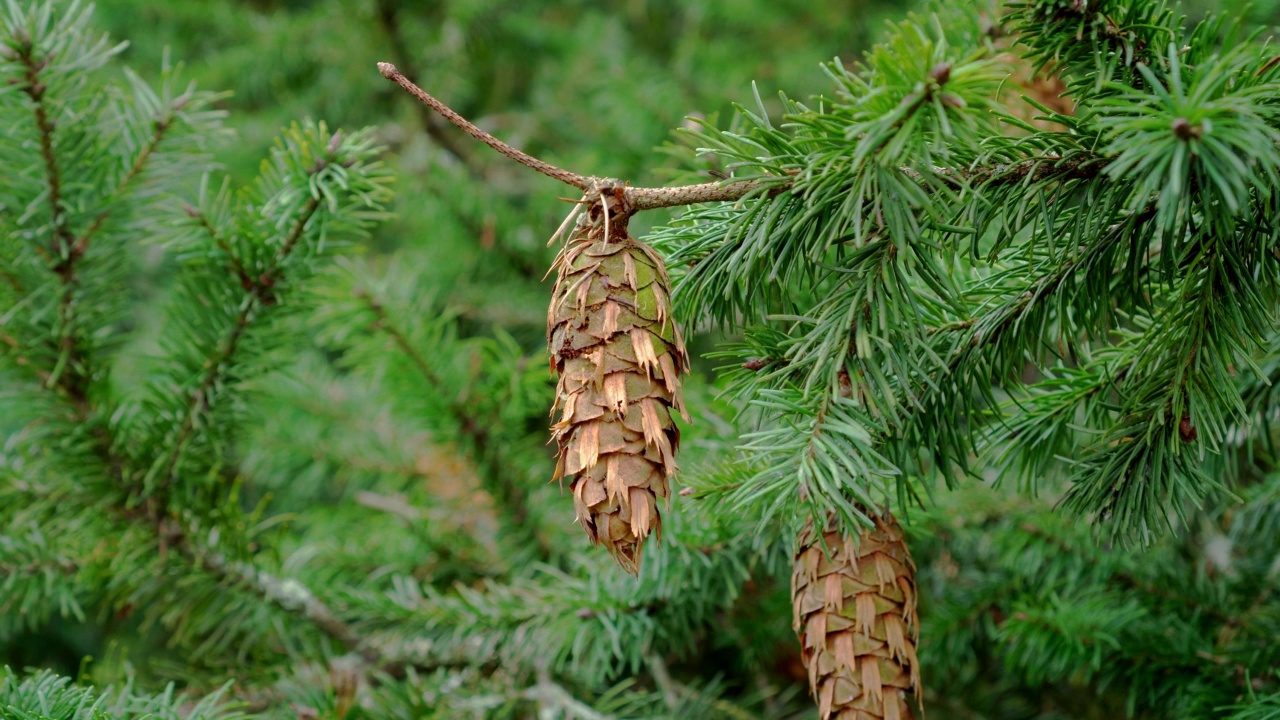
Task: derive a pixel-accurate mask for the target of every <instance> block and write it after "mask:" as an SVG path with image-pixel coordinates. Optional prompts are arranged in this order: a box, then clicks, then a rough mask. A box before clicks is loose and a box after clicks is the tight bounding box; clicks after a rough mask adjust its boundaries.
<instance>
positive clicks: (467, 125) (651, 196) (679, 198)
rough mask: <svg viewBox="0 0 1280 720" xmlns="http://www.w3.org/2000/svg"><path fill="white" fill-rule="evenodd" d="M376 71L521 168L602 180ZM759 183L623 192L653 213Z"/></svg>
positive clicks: (391, 71)
mask: <svg viewBox="0 0 1280 720" xmlns="http://www.w3.org/2000/svg"><path fill="white" fill-rule="evenodd" d="M378 72H380V73H382V76H383V77H385V78H387V79H388V80H390V81H392V82H394V83H395V84H397V85H399V86H400V87H402V88H404V89H405V91H407V92H408V93H409V94H410V95H412V96H414V97H415V98H417V99H418V100H419V101H420V102H421V103H422V104H423V105H426V106H427V107H429V108H431V109H432V110H434V111H436V112H438V113H440V115H442V116H443V117H444V118H445V119H447V120H448V121H449V122H451V123H453V124H454V125H456V126H458V127H459V128H461V129H462V131H463V132H465V133H466V134H468V135H470V136H471V137H473V138H475V139H476V140H479V141H480V142H482V143H484V144H485V145H488V146H489V147H491V148H493V149H494V150H497V151H498V152H500V153H502V154H503V155H505V156H507V157H509V158H511V159H512V160H515V161H516V162H518V163H520V164H521V165H524V166H525V167H529V168H533V169H534V170H537V171H538V172H540V173H542V174H543V175H546V176H548V177H552V178H555V179H556V180H559V181H560V182H562V183H565V184H566V185H572V186H573V187H576V188H578V189H579V190H583V191H586V190H589V189H591V188H593V187H596V186H597V185H598V184H601V183H605V182H614V181H606V179H605V178H599V177H595V176H592V175H579V174H578V173H575V172H572V171H570V170H565V169H563V168H559V167H556V166H555V165H552V164H551V163H549V162H546V161H543V160H539V159H538V158H536V157H533V156H532V155H530V154H528V153H526V152H524V151H523V150H519V149H517V148H514V147H512V146H510V145H508V144H507V143H505V142H503V141H501V140H499V139H498V138H496V137H494V136H492V135H490V134H489V133H487V132H485V131H484V130H481V129H480V128H479V127H476V125H475V123H473V122H471V121H470V120H468V119H466V118H464V117H463V116H462V115H460V114H458V112H457V111H456V110H454V109H453V108H451V107H449V106H448V105H445V104H444V103H443V102H441V101H440V100H438V99H436V98H435V97H432V96H431V95H430V94H429V93H427V91H426V90H423V89H422V88H420V87H418V86H417V85H416V84H414V82H413V81H412V80H410V79H409V78H407V77H405V76H404V74H403V73H401V72H400V71H399V70H398V69H396V66H395V65H392V64H391V63H388V62H380V63H378ZM762 184H763V183H761V182H760V181H756V180H738V181H733V180H730V181H727V182H710V183H700V184H697V185H681V186H677V187H628V188H626V189H625V191H624V192H625V193H626V196H627V200H628V203H627V204H628V205H629V206H630V207H631V209H632V211H639V210H653V209H656V208H664V207H677V206H680V205H693V204H695V203H703V202H725V201H728V202H732V201H734V200H740V199H742V198H743V197H745V196H746V195H747V194H748V193H750V192H751V191H753V190H756V189H758V188H760V187H761V186H762Z"/></svg>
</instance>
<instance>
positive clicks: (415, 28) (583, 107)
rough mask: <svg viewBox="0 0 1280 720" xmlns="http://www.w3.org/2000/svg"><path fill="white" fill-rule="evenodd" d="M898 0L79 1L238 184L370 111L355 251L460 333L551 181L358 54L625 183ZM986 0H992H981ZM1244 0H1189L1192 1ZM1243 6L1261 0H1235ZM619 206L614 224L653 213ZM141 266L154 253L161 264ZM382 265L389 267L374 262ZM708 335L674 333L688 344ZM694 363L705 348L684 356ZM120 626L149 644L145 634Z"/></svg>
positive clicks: (545, 222)
mask: <svg viewBox="0 0 1280 720" xmlns="http://www.w3.org/2000/svg"><path fill="white" fill-rule="evenodd" d="M919 4H920V3H919V2H918V1H917V0H909V1H907V2H895V1H893V0H703V1H698V2H686V1H681V0H604V1H601V0H591V1H588V0H549V1H542V2H519V1H505V2H504V1H502V0H457V1H454V2H429V1H420V2H413V1H412V0H100V1H99V2H98V3H97V15H96V18H97V23H98V25H99V26H100V27H101V28H103V29H104V30H105V31H107V32H109V33H110V35H111V36H112V37H113V38H114V39H115V40H127V41H128V42H129V48H128V49H127V50H126V51H125V52H124V53H123V54H122V56H121V62H123V63H125V64H127V65H129V66H130V67H132V68H133V69H134V70H135V71H137V72H138V73H140V74H141V75H143V76H144V77H147V78H155V77H158V76H159V75H160V72H161V70H162V68H163V67H165V65H166V64H170V65H173V64H181V65H183V66H184V67H185V70H184V73H183V74H184V76H185V77H188V78H190V79H191V80H192V81H194V82H195V83H196V84H197V85H198V86H199V87H201V88H202V89H211V90H226V91H229V94H228V95H227V97H226V98H225V99H224V100H223V101H222V102H221V105H222V107H223V108H225V109H226V110H228V111H229V113H230V115H229V120H228V123H227V124H228V125H229V126H230V127H231V128H233V129H234V130H235V131H236V140H235V141H234V142H232V143H230V144H228V145H226V146H224V147H223V148H221V149H220V151H219V158H220V160H221V162H222V163H223V164H224V166H225V169H226V171H227V172H228V174H229V175H230V176H231V178H232V183H233V184H234V185H240V184H244V183H246V182H248V181H249V180H250V179H251V178H252V177H253V175H254V174H255V173H256V171H257V163H258V162H259V160H260V158H262V157H263V156H264V155H265V153H266V150H267V148H268V147H269V146H270V144H271V141H272V138H273V137H274V136H275V135H276V134H277V133H278V132H279V130H280V129H281V128H282V127H284V126H286V125H287V124H289V123H290V122H291V121H293V120H295V119H301V118H304V117H312V118H317V119H323V120H325V121H327V122H328V123H329V124H330V125H331V126H337V127H345V128H356V127H362V126H366V125H374V126H377V128H378V132H379V135H380V137H381V139H382V141H383V142H384V143H385V144H386V145H387V147H388V162H390V163H391V164H392V165H393V167H394V168H395V169H396V170H397V173H398V175H399V182H398V187H397V191H398V198H397V201H396V206H395V207H394V208H393V210H394V212H395V217H394V219H393V220H391V221H390V222H388V223H386V224H384V225H383V226H382V227H381V228H380V229H379V230H378V232H377V234H376V235H375V238H374V241H373V243H372V246H371V247H370V249H369V252H368V255H369V263H370V264H371V265H373V266H374V267H375V268H377V267H390V266H395V265H403V266H405V267H412V268H415V269H417V274H416V275H415V276H413V277H411V278H407V279H404V280H402V281H403V282H412V283H414V284H415V285H416V286H417V287H418V288H427V289H428V290H429V292H430V293H431V294H432V295H433V296H434V297H435V299H436V304H437V305H438V306H440V307H445V308H449V309H451V310H452V311H453V312H456V313H457V314H458V317H459V319H460V323H461V324H460V329H461V332H462V333H463V334H464V335H486V336H487V335H493V334H495V333H507V334H510V336H512V337H513V338H515V339H516V340H517V341H518V342H519V343H520V344H521V345H523V346H524V347H525V348H527V349H530V350H531V351H535V352H536V351H537V349H538V348H539V347H540V345H541V343H542V342H543V339H542V336H543V332H544V323H545V310H544V308H545V306H546V296H547V293H548V288H549V285H548V284H546V283H543V282H542V277H543V275H544V273H545V271H546V268H547V267H548V266H549V264H550V262H551V259H552V256H553V251H552V250H550V249H548V248H547V247H546V242H547V239H548V238H549V236H550V235H551V233H552V232H553V231H554V230H555V228H556V227H557V226H558V225H559V224H560V221H561V219H562V218H563V216H564V214H565V213H566V212H567V210H568V205H567V204H565V203H563V202H561V201H559V200H557V198H558V197H561V196H565V195H569V194H571V191H570V190H569V189H568V188H565V187H562V186H559V185H558V184H557V183H556V182H554V181H552V180H550V179H547V178H544V177H542V176H540V175H537V174H535V173H533V172H532V171H529V170H527V169H525V168H523V167H519V166H516V165H515V164H514V163H512V162H510V161H508V160H506V159H504V158H501V157H499V156H498V155H497V154H496V153H493V152H492V151H490V150H489V149H487V148H485V147H483V146H481V145H479V144H478V143H475V142H473V141H471V140H469V139H468V138H466V137H465V136H464V135H462V134H461V133H460V132H458V131H457V130H455V129H454V128H452V127H451V126H449V125H448V124H447V123H446V122H444V121H443V120H442V119H440V118H438V117H436V116H434V115H432V114H430V113H429V112H428V111H426V110H425V109H424V108H422V107H420V106H418V105H417V104H415V102H414V101H413V100H412V98H410V97H409V96H408V95H406V94H405V93H404V92H402V91H401V90H400V89H399V88H397V87H396V86H394V85H393V84H391V83H390V82H388V81H386V80H384V79H383V78H382V77H380V76H379V74H378V72H377V70H376V67H375V64H376V63H377V62H378V61H383V60H385V61H390V62H393V63H395V64H396V65H397V66H399V67H400V69H401V70H402V71H403V72H404V73H405V74H406V75H408V76H409V77H410V78H412V79H414V80H415V81H417V82H418V83H419V84H420V85H422V86H423V87H424V88H425V89H427V90H428V91H429V92H431V93H433V94H435V95H436V96H437V97H439V98H441V99H442V100H444V101H445V102H447V103H449V104H450V105H451V106H452V107H454V108H455V109H456V110H458V111H459V112H461V113H462V114H463V115H465V116H467V117H469V118H470V119H472V120H473V121H475V122H476V123H477V124H479V125H480V126H481V127H483V128H485V129H487V130H489V131H490V132H492V133H494V134H495V135H497V136H499V137H501V138H503V139H505V140H506V141H508V142H510V143H511V144H513V145H516V146H517V147H520V148H522V149H525V150H527V151H528V152H530V153H532V154H534V155H535V156H538V157H541V158H543V159H545V160H547V161H550V162H552V163H554V164H556V165H559V166H561V167H565V168H569V169H572V170H574V171H577V172H579V173H583V174H592V175H607V176H613V177H618V178H622V179H625V180H629V181H631V182H633V183H635V184H663V183H671V182H675V181H689V180H705V179H708V178H709V177H710V176H709V175H707V174H706V172H705V171H706V170H707V169H708V168H700V167H699V160H698V159H697V158H695V157H693V154H692V152H690V149H689V148H687V147H684V146H683V145H682V144H681V143H680V140H679V138H678V136H676V135H675V134H674V133H673V130H674V129H675V128H678V127H680V126H681V125H682V123H685V122H687V120H686V118H688V117H690V116H695V117H704V118H707V119H709V120H710V121H711V122H721V123H723V122H725V121H724V120H723V119H724V118H727V117H728V116H729V114H730V113H729V111H730V109H731V103H733V102H742V103H753V102H754V100H753V99H752V98H753V88H752V83H753V82H754V83H756V85H757V87H758V92H759V94H760V96H761V97H762V98H764V99H765V101H766V106H767V107H768V108H769V110H770V111H771V112H776V110H777V107H778V105H777V103H776V102H772V98H776V93H777V92H778V91H779V90H785V91H786V92H787V94H788V95H790V96H793V97H800V98H805V97H809V96H811V95H814V94H816V93H820V92H821V91H823V90H824V89H825V88H827V87H828V85H829V83H828V81H827V78H826V77H825V76H824V75H823V74H822V72H821V71H820V69H819V65H820V63H822V62H824V61H828V60H830V59H831V58H833V57H836V56H839V57H841V58H843V59H845V60H846V61H851V60H853V59H855V58H856V57H857V56H858V55H859V54H860V53H861V52H862V51H863V50H864V49H865V48H866V47H867V46H868V44H869V43H870V42H872V41H874V39H875V37H876V35H877V33H878V32H879V29H880V28H881V27H882V26H883V23H884V22H885V20H887V19H892V18H896V17H901V16H902V15H903V14H905V13H906V12H908V11H910V10H912V9H913V8H915V7H917V6H918V5H919ZM992 6H993V8H994V7H995V3H992ZM1243 6H1244V3H1243V2H1234V1H1233V2H1229V3H1216V2H1211V1H1210V0H1197V1H1196V2H1193V3H1190V4H1189V5H1187V6H1186V9H1187V11H1188V12H1189V14H1192V15H1198V14H1202V13H1203V12H1205V11H1207V10H1210V9H1216V8H1219V7H1221V8H1223V9H1231V8H1236V7H1243ZM1249 12H1250V13H1251V18H1252V19H1254V20H1255V21H1257V22H1258V23H1259V24H1265V23H1272V22H1274V21H1276V20H1277V19H1278V18H1280V0H1265V1H1264V2H1258V3H1254V4H1253V6H1252V9H1251V10H1250V11H1249ZM663 219H664V217H663V215H662V214H661V213H646V214H645V215H643V216H641V217H640V218H638V219H637V222H636V223H635V224H634V225H633V232H635V233H636V234H637V235H641V234H642V233H643V232H644V230H645V228H646V227H647V226H651V225H653V224H655V223H661V222H662V221H663ZM160 271H162V270H160ZM393 276H394V277H401V276H395V275H393ZM718 340H719V339H718V338H716V337H713V336H708V335H705V334H703V335H695V336H694V337H693V342H692V343H691V351H692V353H693V354H694V355H695V356H697V355H700V354H701V353H703V352H705V351H707V350H710V349H712V348H713V347H714V346H715V343H716V342H717V341H718ZM695 362H697V363H698V367H699V369H700V370H701V371H702V372H701V375H700V377H701V379H702V381H704V382H709V381H710V376H711V375H710V372H709V369H710V368H711V364H710V363H709V362H708V361H705V360H703V361H697V360H696V361H695ZM127 622H129V621H128V619H127V618H125V617H120V618H91V619H90V621H89V622H88V623H85V624H76V625H68V624H59V625H57V626H55V627H50V628H43V629H40V630H37V631H35V632H34V633H31V634H27V635H19V636H17V637H13V638H10V640H9V641H8V642H7V643H4V644H3V645H0V661H2V662H4V663H8V664H11V665H13V666H15V667H23V666H43V667H52V668H55V669H58V670H60V671H62V672H65V673H69V674H76V672H77V668H78V667H79V666H80V663H81V662H82V659H83V658H85V657H87V656H95V657H96V658H98V659H99V660H102V659H103V655H104V653H106V654H107V655H110V653H112V652H117V653H120V654H125V655H131V654H132V653H131V652H127V651H126V650H124V649H121V647H120V646H118V645H117V646H114V647H115V648H116V649H115V650H112V649H111V648H112V647H113V646H112V645H111V644H110V643H109V642H108V640H109V639H111V638H112V637H114V638H115V639H116V640H117V641H119V642H126V643H127V642H129V641H128V640H123V639H122V638H127V637H129V636H130V635H131V634H134V633H135V631H136V628H130V629H129V630H128V631H127V632H121V631H120V630H121V627H120V624H121V623H127ZM140 642H143V643H146V644H150V645H152V646H155V647H157V648H158V647H159V646H161V645H162V644H163V639H162V638H155V637H151V638H149V639H143V640H141V641H140Z"/></svg>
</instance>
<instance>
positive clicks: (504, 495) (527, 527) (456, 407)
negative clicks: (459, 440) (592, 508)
mask: <svg viewBox="0 0 1280 720" xmlns="http://www.w3.org/2000/svg"><path fill="white" fill-rule="evenodd" d="M357 296H358V297H359V298H360V299H361V300H362V301H363V302H364V304H365V306H366V307H368V308H369V311H370V312H371V313H373V318H374V319H373V323H372V325H371V327H372V328H373V329H374V330H375V331H380V332H383V333H385V334H386V335H387V336H388V337H389V338H391V341H392V342H393V343H395V345H396V347H397V348H398V349H399V350H400V351H401V352H402V353H404V354H405V356H406V357H408V358H409V360H410V361H411V362H412V363H413V365H414V367H415V368H417V370H418V372H419V373H421V375H422V377H423V378H424V379H425V380H426V381H427V383H428V384H430V385H431V386H432V387H434V388H435V389H436V391H437V392H439V393H440V394H441V395H446V394H447V392H448V390H449V386H448V385H447V384H446V383H445V381H444V379H443V378H441V377H440V375H439V373H437V372H436V371H435V368H433V367H432V366H431V363H429V362H427V359H426V357H424V356H423V354H422V353H421V352H419V351H418V349H417V348H416V347H414V345H413V343H412V342H411V341H410V340H409V337H408V335H406V334H405V332H404V331H403V330H402V329H401V328H400V327H399V326H397V325H396V324H395V322H393V321H392V319H391V316H390V314H389V313H387V309H386V307H385V306H384V305H383V304H382V303H381V302H380V301H379V300H378V299H377V298H375V297H373V296H372V295H370V294H369V293H368V292H363V291H362V292H359V293H357ZM446 403H447V404H448V412H449V414H450V415H451V416H453V420H454V422H456V423H457V424H458V426H459V429H460V430H461V433H462V435H463V437H465V438H466V439H467V440H468V441H469V442H470V444H471V445H472V448H473V451H474V453H475V455H476V456H477V459H478V463H477V464H478V465H479V466H480V467H479V470H480V477H481V479H482V481H483V484H484V489H485V491H486V492H488V493H489V495H491V496H492V497H493V499H494V501H495V502H496V503H497V504H498V506H499V507H500V508H502V510H503V512H504V514H506V515H507V516H508V523H507V524H508V525H510V526H511V530H512V532H513V533H518V534H523V535H525V536H526V538H527V539H528V540H529V541H532V543H533V546H534V547H536V548H537V550H538V552H539V554H540V556H541V557H543V558H550V557H552V556H553V555H554V554H555V553H554V548H553V547H552V545H551V543H550V542H549V541H548V540H547V539H546V538H545V537H543V536H542V534H541V533H539V532H537V530H536V528H535V526H534V523H533V522H532V520H531V517H532V513H531V512H530V510H529V495H528V492H527V491H526V490H525V489H524V488H523V487H521V486H520V484H519V483H516V482H513V481H512V479H511V474H510V473H509V472H507V471H506V468H504V467H503V464H502V459H501V456H500V455H499V454H498V450H497V449H496V448H494V443H493V441H492V435H491V433H490V430H489V426H488V424H486V423H485V422H484V421H483V418H479V417H476V416H475V415H474V414H473V413H472V412H471V411H470V410H469V408H468V407H467V405H466V403H464V402H462V401H461V400H459V399H458V398H457V397H449V398H447V400H446Z"/></svg>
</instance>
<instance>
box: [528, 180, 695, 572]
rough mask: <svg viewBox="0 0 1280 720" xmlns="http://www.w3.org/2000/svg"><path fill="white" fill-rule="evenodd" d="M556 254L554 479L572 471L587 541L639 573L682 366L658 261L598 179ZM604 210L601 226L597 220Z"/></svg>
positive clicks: (662, 479) (655, 522)
mask: <svg viewBox="0 0 1280 720" xmlns="http://www.w3.org/2000/svg"><path fill="white" fill-rule="evenodd" d="M597 192H598V193H599V197H594V198H589V202H588V212H587V214H586V215H585V216H584V217H583V218H582V219H581V220H580V221H579V224H578V226H577V228H576V229H575V231H574V234H573V237H572V238H571V239H570V240H569V242H568V243H567V244H566V246H565V247H564V249H563V250H562V251H561V253H560V257H559V258H557V261H556V265H555V269H556V270H557V277H556V285H555V289H554V290H553V299H552V302H551V307H550V309H549V310H548V314H547V344H548V347H549V349H550V351H551V356H552V358H551V359H552V368H553V369H554V370H555V371H556V372H557V373H558V374H559V381H558V383H557V387H556V402H555V405H553V410H552V412H553V414H554V413H555V409H556V408H559V409H560V415H559V419H558V420H557V421H556V422H555V423H553V425H552V437H553V439H554V440H555V441H556V444H557V446H558V449H559V453H558V455H559V457H558V461H557V464H556V475H555V477H556V479H559V478H563V477H568V478H570V489H571V490H572V493H573V498H574V509H575V513H576V516H577V521H578V523H579V524H581V525H582V526H583V529H584V530H585V531H586V533H587V537H588V538H589V539H590V540H591V541H592V542H593V543H597V544H601V545H604V546H605V547H606V549H608V550H609V552H610V553H611V554H612V555H613V556H614V557H615V558H616V559H617V560H618V562H619V564H621V565H622V567H623V568H624V569H626V570H628V571H629V572H638V570H639V567H640V558H641V549H642V547H643V543H644V541H645V539H646V538H647V537H648V536H649V535H650V534H656V535H658V536H660V535H661V530H662V518H661V514H660V512H659V509H658V499H659V498H664V499H667V498H669V497H670V493H671V491H670V487H669V483H668V481H669V479H670V478H671V477H672V476H674V475H675V473H676V471H677V465H676V460H675V453H676V449H677V448H678V447H679V430H678V429H677V428H676V425H675V421H674V419H673V418H672V414H671V409H672V408H673V407H674V408H676V409H678V410H680V412H681V413H682V414H684V409H683V405H682V404H681V403H680V400H679V390H680V382H679V376H680V375H681V373H683V372H684V369H685V368H686V367H687V366H688V359H687V356H686V353H685V350H684V344H683V341H682V340H681V338H680V334H679V331H678V330H677V329H676V327H675V325H674V323H673V321H672V320H671V318H670V309H669V307H668V303H669V297H670V293H669V290H668V287H669V285H670V281H669V279H668V278H667V274H666V271H665V269H664V268H663V266H662V261H661V259H660V258H658V256H657V255H656V254H655V253H653V251H652V250H650V249H649V248H648V247H646V246H644V245H643V244H642V243H640V242H638V241H636V240H635V239H633V238H631V237H630V236H629V235H628V234H627V228H626V212H625V211H626V208H625V207H624V206H623V205H622V204H621V203H622V201H623V199H624V195H623V194H622V193H621V186H611V185H605V186H602V187H601V188H599V189H598V191H597ZM608 213H613V215H609V216H608V221H607V222H606V215H608Z"/></svg>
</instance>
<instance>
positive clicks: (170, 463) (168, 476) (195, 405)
mask: <svg viewBox="0 0 1280 720" xmlns="http://www.w3.org/2000/svg"><path fill="white" fill-rule="evenodd" d="M320 167H323V163H321V166H320ZM318 170H319V167H318V168H317V170H316V171H318ZM319 209H320V200H319V198H316V197H314V196H313V197H311V198H310V199H308V200H307V202H306V204H305V205H304V206H303V207H302V211H301V214H300V215H299V216H298V219H297V220H296V221H295V222H294V224H293V227H292V229H291V230H290V231H289V234H288V235H287V236H286V237H285V240H284V243H283V244H282V245H281V246H280V250H279V251H278V252H277V253H276V257H275V260H274V262H273V263H272V265H271V266H270V267H269V268H267V270H265V271H264V272H263V273H262V274H261V275H259V276H258V278H257V279H256V280H254V281H252V283H251V285H250V286H249V287H248V288H247V289H246V292H245V296H244V298H243V300H241V302H240V310H239V312H238V313H237V314H236V317H235V320H234V321H233V323H232V325H231V328H230V329H229V330H228V331H227V334H226V336H225V337H224V339H223V340H222V342H221V343H219V347H218V348H216V349H215V351H214V355H213V357H210V358H209V360H208V362H207V370H206V371H205V374H204V377H203V378H201V380H200V383H199V385H197V386H196V388H195V390H193V391H192V392H191V393H190V394H189V395H188V397H187V410H186V413H185V415H184V417H183V420H182V424H181V425H180V426H179V428H178V431H177V435H176V437H175V438H174V440H173V442H172V444H171V445H170V448H169V455H168V458H167V459H166V460H165V463H164V471H163V473H162V476H161V480H160V487H161V488H167V487H168V486H169V485H170V484H172V482H173V481H174V480H175V479H176V472H177V468H178V461H179V460H180V459H181V457H182V453H183V452H184V450H185V449H186V446H187V443H188V442H190V441H191V439H192V437H193V435H194V434H195V430H196V420H197V418H198V416H199V415H200V413H201V412H204V411H207V410H209V408H210V400H209V397H208V396H209V393H210V391H211V390H212V389H213V388H214V387H215V386H216V385H217V384H218V382H219V380H220V379H221V378H222V374H223V372H224V371H225V369H226V366H227V363H228V362H229V361H230V360H231V359H232V358H233V357H234V356H235V354H236V350H237V349H238V348H239V345H240V340H241V338H243V337H244V333H245V332H246V331H248V329H249V325H250V324H251V323H252V322H253V318H254V313H255V312H256V311H257V310H258V309H259V308H260V307H261V306H262V305H265V304H268V303H270V302H272V301H273V297H272V293H273V292H274V288H275V285H276V283H277V282H278V281H279V280H280V274H281V273H282V271H283V269H282V268H283V265H284V262H285V260H287V259H288V257H289V255H290V253H292V252H293V249H294V247H295V246H296V245H297V244H298V241H299V240H300V239H301V238H302V234H303V232H304V231H305V230H306V227H307V224H308V223H309V222H310V221H311V218H312V217H313V216H314V215H315V214H316V211H317V210H319Z"/></svg>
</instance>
